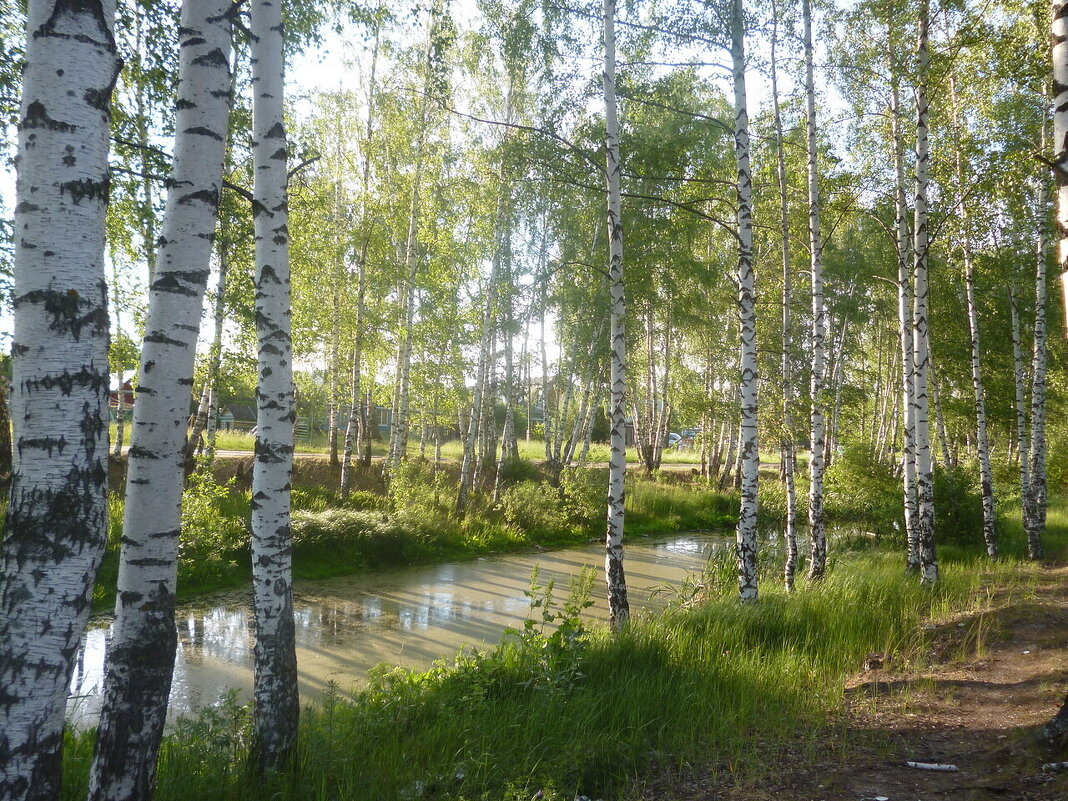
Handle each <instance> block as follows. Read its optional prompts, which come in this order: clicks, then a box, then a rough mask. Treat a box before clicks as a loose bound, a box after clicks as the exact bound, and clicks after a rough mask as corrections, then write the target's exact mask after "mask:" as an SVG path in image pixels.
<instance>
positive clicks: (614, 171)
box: [602, 0, 630, 629]
mask: <svg viewBox="0 0 1068 801" xmlns="http://www.w3.org/2000/svg"><path fill="white" fill-rule="evenodd" d="M603 77H604V80H603V84H602V86H603V89H604V122H605V153H606V159H607V164H606V167H607V171H606V182H607V190H608V216H607V222H608V284H609V292H610V295H611V303H612V306H611V311H610V312H609V342H608V346H609V351H610V360H611V361H610V368H609V369H610V375H609V380H610V381H611V414H610V415H609V424H610V434H609V445H610V447H611V456H610V457H609V462H608V518H607V527H606V532H605V560H604V573H605V581H606V582H607V584H608V615H609V620H610V622H611V624H612V626H613V627H614V628H616V629H619V628H621V627H622V626H623V625H624V624H625V623H626V622H627V620H628V618H629V617H630V603H629V602H628V600H627V579H626V575H625V574H624V572H623V523H624V502H625V498H626V476H627V423H626V408H627V406H626V402H627V355H626V329H625V320H626V313H627V301H626V297H625V295H624V283H623V215H622V208H623V202H622V195H621V190H620V171H621V167H620V163H619V120H618V118H617V115H616V0H604V76H603Z"/></svg>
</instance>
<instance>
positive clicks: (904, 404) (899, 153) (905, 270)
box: [888, 31, 920, 572]
mask: <svg viewBox="0 0 1068 801" xmlns="http://www.w3.org/2000/svg"><path fill="white" fill-rule="evenodd" d="M888 39H889V31H888ZM890 71H891V75H892V76H893V84H892V94H891V103H892V107H891V109H890V125H891V132H892V137H893V140H894V174H895V178H896V183H895V192H894V210H895V221H894V223H895V224H894V230H895V234H896V242H897V324H898V338H899V340H900V346H901V410H902V422H903V429H904V445H903V448H902V450H903V454H902V471H901V476H902V484H903V490H904V499H905V500H904V514H905V538H906V541H907V543H908V547H907V552H906V557H905V569H906V570H908V571H910V572H911V571H918V570H919V569H920V551H919V539H918V530H917V527H916V514H917V508H916V406H915V399H914V394H915V393H914V389H913V382H914V371H915V368H914V365H913V361H914V360H913V355H914V352H913V344H912V277H911V272H912V271H911V270H910V269H909V262H910V257H911V248H910V245H909V230H908V228H909V226H908V203H907V201H906V198H905V157H904V153H903V150H904V147H903V143H902V136H901V101H900V97H899V94H898V81H897V70H896V69H895V65H894V64H891V65H890Z"/></svg>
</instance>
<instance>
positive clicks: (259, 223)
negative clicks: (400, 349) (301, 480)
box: [251, 0, 299, 772]
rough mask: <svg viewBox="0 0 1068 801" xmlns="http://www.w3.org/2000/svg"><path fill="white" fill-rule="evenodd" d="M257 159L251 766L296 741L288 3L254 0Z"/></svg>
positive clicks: (264, 767) (275, 758)
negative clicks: (286, 54)
mask: <svg viewBox="0 0 1068 801" xmlns="http://www.w3.org/2000/svg"><path fill="white" fill-rule="evenodd" d="M251 12H252V22H251V29H252V41H251V48H252V49H251V56H252V88H253V104H252V114H253V125H252V128H253V141H252V148H253V151H252V152H253V165H254V168H255V184H254V189H253V192H254V194H255V197H256V208H255V211H256V213H255V215H254V218H255V219H254V222H255V236H256V335H257V339H258V342H259V355H258V368H259V375H258V380H257V386H256V398H257V414H256V459H255V462H254V464H253V472H252V579H253V607H254V611H255V629H256V647H255V682H254V688H253V697H254V711H253V744H252V752H253V764H254V768H255V769H256V770H258V771H260V772H264V771H269V770H275V769H279V768H281V767H283V766H284V765H285V763H286V762H287V761H288V760H289V758H290V756H291V755H292V753H293V750H294V748H295V746H296V738H297V716H298V714H299V701H298V698H297V658H296V644H295V640H294V635H295V630H294V621H293V579H292V575H293V571H292V532H291V529H290V480H291V477H292V473H293V422H294V415H295V407H294V396H293V365H292V348H293V344H292V338H291V335H290V290H289V232H288V227H287V226H288V216H289V215H288V200H287V194H288V193H287V187H286V184H287V180H288V176H287V148H288V145H287V141H286V139H287V137H286V130H285V122H284V61H283V52H284V51H283V42H282V6H281V3H280V2H279V0H257V2H256V3H254V4H253V5H252V9H251Z"/></svg>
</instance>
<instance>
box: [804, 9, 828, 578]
mask: <svg viewBox="0 0 1068 801" xmlns="http://www.w3.org/2000/svg"><path fill="white" fill-rule="evenodd" d="M801 8H802V14H803V16H804V28H805V97H806V109H807V113H806V123H807V129H808V140H807V141H808V240H809V250H810V252H811V261H810V269H811V280H812V333H811V339H812V341H811V348H812V353H811V372H812V376H811V379H810V391H811V395H812V413H811V423H812V426H811V434H810V437H811V452H810V453H811V455H810V457H809V463H808V474H809V494H808V524H809V538H810V539H809V567H808V577H809V578H810V579H821V578H823V574H824V572H825V571H826V568H827V532H826V528H825V527H826V522H825V520H824V512H823V472H824V439H825V437H826V435H827V434H826V424H825V422H824V408H823V407H824V397H823V396H824V386H823V383H824V369H825V362H826V354H825V353H824V349H825V344H824V343H825V341H826V339H827V310H826V306H825V304H824V299H823V259H822V253H821V250H822V246H821V244H820V200H819V184H818V182H817V175H818V173H817V164H816V88H815V81H814V77H813V63H812V62H813V55H812V6H811V3H810V2H809V0H803V3H802V6H801Z"/></svg>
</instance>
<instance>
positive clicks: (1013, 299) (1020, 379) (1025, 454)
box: [1009, 281, 1031, 498]
mask: <svg viewBox="0 0 1068 801" xmlns="http://www.w3.org/2000/svg"><path fill="white" fill-rule="evenodd" d="M1017 292H1018V290H1017V287H1016V282H1015V281H1013V282H1012V283H1011V284H1009V318H1010V330H1011V334H1012V373H1013V384H1014V386H1015V390H1016V393H1015V406H1014V408H1015V411H1016V458H1017V459H1018V460H1019V462H1020V497H1021V498H1026V497H1027V485H1028V484H1029V483H1030V477H1031V471H1030V468H1031V464H1030V461H1031V455H1030V454H1031V440H1030V437H1029V436H1028V430H1027V389H1026V387H1025V386H1024V363H1023V347H1022V345H1021V337H1020V302H1019V298H1018V296H1017Z"/></svg>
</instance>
